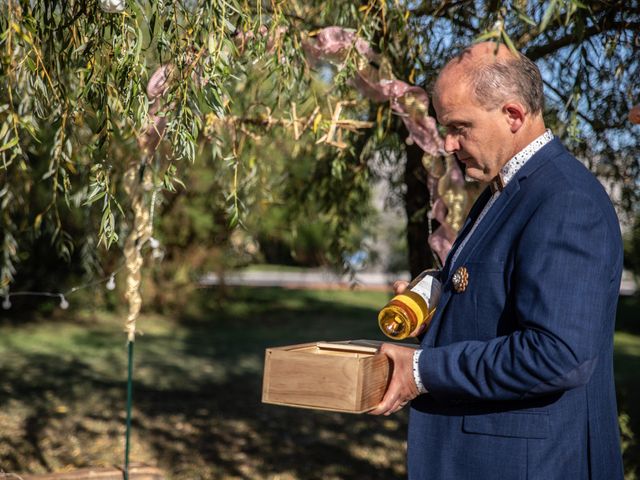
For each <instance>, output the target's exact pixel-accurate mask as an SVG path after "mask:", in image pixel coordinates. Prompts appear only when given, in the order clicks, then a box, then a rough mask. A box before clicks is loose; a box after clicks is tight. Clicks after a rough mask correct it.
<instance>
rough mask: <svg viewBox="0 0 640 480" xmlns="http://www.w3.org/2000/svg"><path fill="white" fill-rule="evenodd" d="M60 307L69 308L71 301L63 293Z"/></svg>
mask: <svg viewBox="0 0 640 480" xmlns="http://www.w3.org/2000/svg"><path fill="white" fill-rule="evenodd" d="M60 308H61V309H63V310H66V309H67V308H69V302H68V301H67V299H66V298H64V295H63V294H62V293H61V294H60Z"/></svg>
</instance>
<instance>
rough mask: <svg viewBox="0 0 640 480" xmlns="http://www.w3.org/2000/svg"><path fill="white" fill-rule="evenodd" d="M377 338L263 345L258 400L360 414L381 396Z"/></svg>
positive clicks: (383, 375)
mask: <svg viewBox="0 0 640 480" xmlns="http://www.w3.org/2000/svg"><path fill="white" fill-rule="evenodd" d="M378 346H379V342H377V343H376V342H371V341H346V342H315V343H305V344H300V345H290V346H286V347H275V348H268V349H267V350H266V352H265V366H264V378H263V388H262V401H263V402H265V403H272V404H277V405H288V406H292V407H301V408H315V409H321V410H331V411H339V412H351V413H363V412H366V411H368V410H371V409H373V408H374V407H375V406H376V405H377V404H378V403H379V402H380V400H381V399H382V397H383V396H384V392H385V391H386V389H387V384H388V381H389V374H390V366H389V360H388V358H387V357H386V356H385V355H383V354H381V353H379V352H378Z"/></svg>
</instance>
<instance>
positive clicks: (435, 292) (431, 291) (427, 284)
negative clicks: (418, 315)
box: [409, 271, 442, 311]
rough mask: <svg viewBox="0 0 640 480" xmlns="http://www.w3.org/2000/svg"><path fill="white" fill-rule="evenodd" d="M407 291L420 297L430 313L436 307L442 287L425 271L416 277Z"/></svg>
mask: <svg viewBox="0 0 640 480" xmlns="http://www.w3.org/2000/svg"><path fill="white" fill-rule="evenodd" d="M409 289H411V291H412V292H414V293H417V294H418V295H420V296H421V297H422V298H423V299H424V301H425V303H426V304H427V308H428V309H429V310H430V311H431V310H433V309H434V308H436V305H438V301H439V300H440V293H441V291H442V286H441V284H440V281H439V280H438V279H437V278H435V277H434V276H433V275H431V274H429V271H426V272H423V273H421V274H420V275H418V276H417V277H416V278H415V279H414V280H413V281H412V282H411V283H410V284H409Z"/></svg>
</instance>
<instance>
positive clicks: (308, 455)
mask: <svg viewBox="0 0 640 480" xmlns="http://www.w3.org/2000/svg"><path fill="white" fill-rule="evenodd" d="M387 299H388V296H387V295H385V294H383V293H379V292H377V293H375V292H359V293H358V294H354V293H353V292H345V291H300V290H297V291H293V290H283V289H273V288H265V289H233V290H231V291H229V292H228V297H227V298H226V299H225V301H221V297H220V295H219V294H218V292H216V291H214V290H201V291H198V292H197V293H196V294H195V295H194V297H193V298H192V299H190V301H189V302H187V306H186V307H185V310H184V311H183V312H181V313H180V314H179V315H175V316H173V317H171V316H153V315H148V316H145V317H144V318H142V319H141V321H140V328H141V329H142V330H144V331H145V335H144V336H141V337H139V338H138V340H137V342H136V346H135V349H136V352H135V369H134V375H135V387H134V415H133V433H132V435H133V437H132V445H133V450H132V455H131V458H132V460H135V461H143V462H148V463H151V464H156V465H158V466H159V467H160V468H162V469H163V470H164V471H165V472H167V474H168V475H169V478H172V479H177V480H178V479H179V480H198V479H251V480H254V479H274V480H275V479H276V478H279V479H281V480H284V479H291V480H292V479H304V480H307V479H308V480H315V479H323V480H324V479H358V480H360V479H371V480H376V479H385V480H391V479H400V478H404V477H405V475H406V470H405V463H404V462H405V443H404V441H405V435H406V423H407V418H406V412H401V413H400V414H398V415H395V416H392V417H389V418H386V417H385V418H379V417H372V416H367V415H349V414H339V413H330V412H321V411H313V410H302V409H294V408H287V407H279V406H272V405H265V404H262V403H261V391H262V368H263V361H264V350H265V348H267V347H271V346H277V345H286V344H293V343H303V342H308V341H315V340H343V339H353V338H369V339H378V340H382V339H383V337H382V335H381V334H380V333H379V331H378V328H377V325H376V320H375V319H376V313H377V308H378V307H379V306H380V305H382V304H383V303H384V302H385V301H386V300H387ZM638 311H640V304H638V302H637V299H623V300H622V301H621V304H620V309H619V317H618V328H619V331H620V332H621V333H618V335H617V338H616V358H615V361H616V380H617V385H618V390H619V392H618V393H619V395H618V398H619V403H620V408H621V410H622V411H625V412H627V413H628V414H629V415H630V417H631V425H632V428H633V431H634V432H636V435H638V433H640V391H639V390H638V388H637V380H638V372H639V371H640V350H638V348H640V347H639V345H640V344H639V339H638V336H637V334H638V331H639V329H638V328H637V327H636V323H637V319H638ZM121 330H122V328H121V323H120V321H119V320H117V319H115V320H104V321H99V319H96V321H95V322H93V321H87V319H86V318H85V319H84V320H82V321H81V322H80V323H79V322H70V323H69V322H68V323H67V324H64V323H59V324H58V323H56V324H53V325H51V324H46V323H42V324H40V323H38V322H35V324H33V323H32V324H30V325H29V327H28V329H26V330H25V329H21V328H20V327H19V326H16V325H9V326H6V325H5V329H4V330H2V335H0V352H3V353H2V354H1V355H0V471H4V472H33V473H43V472H45V471H57V470H64V469H68V468H70V467H86V466H103V465H113V464H121V463H122V460H123V451H124V445H123V443H124V415H125V412H124V408H125V402H124V397H125V384H124V381H125V372H126V364H125V361H126V354H125V348H124V346H125V345H124V337H123V334H122V332H121ZM639 455H640V451H639V449H638V446H637V445H635V446H633V447H631V448H630V449H629V450H628V452H627V455H626V460H627V466H628V467H629V466H637V464H638V461H637V459H638V458H639Z"/></svg>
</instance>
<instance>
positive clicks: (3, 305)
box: [2, 295, 11, 310]
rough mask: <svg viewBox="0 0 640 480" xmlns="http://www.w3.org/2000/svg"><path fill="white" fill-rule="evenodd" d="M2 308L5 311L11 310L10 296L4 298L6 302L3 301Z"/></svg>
mask: <svg viewBox="0 0 640 480" xmlns="http://www.w3.org/2000/svg"><path fill="white" fill-rule="evenodd" d="M2 308H4V309H5V310H9V309H10V308H11V300H9V295H5V296H4V300H3V301H2Z"/></svg>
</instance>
